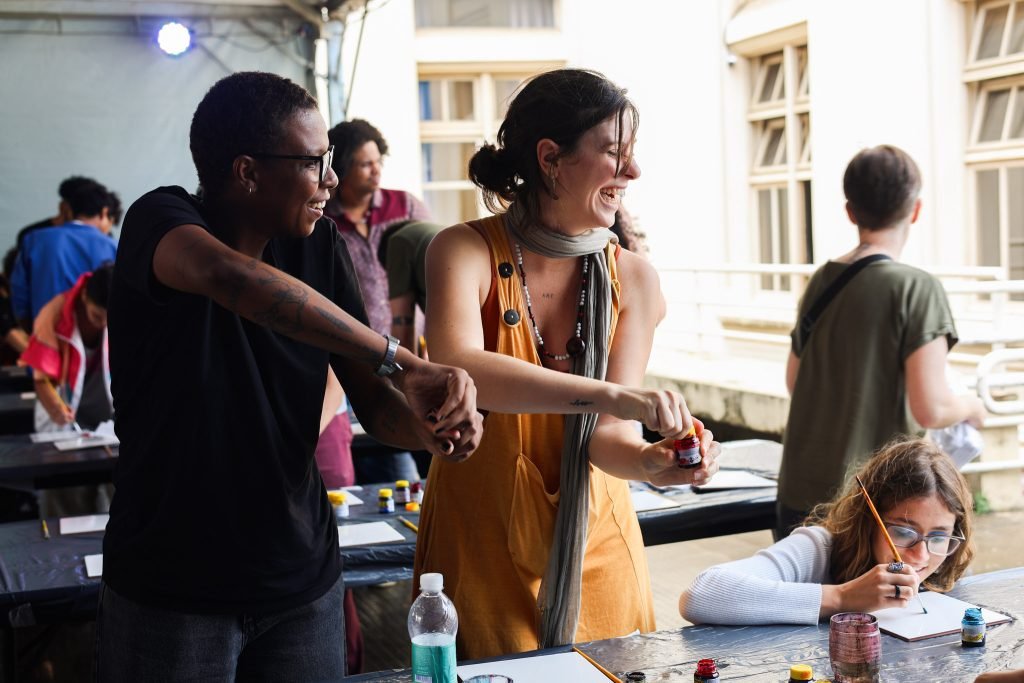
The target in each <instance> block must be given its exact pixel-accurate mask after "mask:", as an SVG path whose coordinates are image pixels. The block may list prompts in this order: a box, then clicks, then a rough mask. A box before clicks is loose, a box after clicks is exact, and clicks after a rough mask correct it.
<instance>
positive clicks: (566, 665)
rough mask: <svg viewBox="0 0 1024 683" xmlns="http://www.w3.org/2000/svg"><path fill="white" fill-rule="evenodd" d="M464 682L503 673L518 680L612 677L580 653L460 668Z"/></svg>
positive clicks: (578, 682) (597, 681) (603, 681)
mask: <svg viewBox="0 0 1024 683" xmlns="http://www.w3.org/2000/svg"><path fill="white" fill-rule="evenodd" d="M458 672H459V676H461V677H462V678H463V679H464V680H465V679H467V678H470V677H472V676H480V675H483V674H501V675H502V676H507V677H508V678H511V679H512V680H514V681H572V682H573V683H608V677H607V676H605V675H604V674H603V673H601V671H599V670H598V669H597V667H595V666H594V665H593V664H591V663H590V662H588V661H587V660H586V659H584V658H583V657H582V656H581V655H580V654H579V653H578V652H559V653H558V654H554V655H540V656H538V657H524V658H522V659H506V660H504V661H499V662H490V663H487V664H467V665H463V666H460V667H459V668H458Z"/></svg>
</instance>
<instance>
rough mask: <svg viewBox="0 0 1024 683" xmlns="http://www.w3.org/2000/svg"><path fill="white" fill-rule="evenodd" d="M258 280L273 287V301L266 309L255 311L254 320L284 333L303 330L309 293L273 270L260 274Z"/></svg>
mask: <svg viewBox="0 0 1024 683" xmlns="http://www.w3.org/2000/svg"><path fill="white" fill-rule="evenodd" d="M256 281H257V283H258V284H259V285H260V286H262V287H269V288H272V290H273V291H272V292H271V296H272V298H273V303H272V304H271V305H270V307H269V308H267V309H266V310H263V311H254V312H253V316H252V318H253V320H255V321H256V322H258V323H259V324H261V325H266V326H267V327H269V328H270V329H272V330H274V331H275V332H280V333H282V334H288V335H292V334H298V333H300V332H303V331H304V328H303V326H302V311H303V309H304V308H305V307H306V303H307V302H308V300H309V294H308V293H307V292H306V291H305V290H304V289H303V288H302V287H299V286H298V285H294V284H292V283H290V282H288V281H287V280H285V279H284V278H283V277H281V276H280V275H277V274H276V273H274V272H272V271H271V272H265V273H261V274H259V275H258V276H257V278H256Z"/></svg>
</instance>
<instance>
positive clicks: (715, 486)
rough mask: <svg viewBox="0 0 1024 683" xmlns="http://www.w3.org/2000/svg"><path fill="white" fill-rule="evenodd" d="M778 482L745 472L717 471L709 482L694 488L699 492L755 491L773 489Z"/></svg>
mask: <svg viewBox="0 0 1024 683" xmlns="http://www.w3.org/2000/svg"><path fill="white" fill-rule="evenodd" d="M778 485H779V484H778V482H776V481H772V480H771V479H767V478H766V477H761V476H758V475H756V474H754V473H753V472H747V471H746V470H719V471H718V473H716V474H715V476H713V477H711V481H709V482H708V483H706V484H701V485H700V486H694V487H693V488H694V490H699V491H721V490H724V489H757V488H775V487H776V486H778Z"/></svg>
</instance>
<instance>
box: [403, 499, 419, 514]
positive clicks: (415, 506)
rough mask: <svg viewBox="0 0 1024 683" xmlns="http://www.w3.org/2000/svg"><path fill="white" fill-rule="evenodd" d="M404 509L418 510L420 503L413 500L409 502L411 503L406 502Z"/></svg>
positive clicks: (408, 510) (407, 510)
mask: <svg viewBox="0 0 1024 683" xmlns="http://www.w3.org/2000/svg"><path fill="white" fill-rule="evenodd" d="M405 511H406V512H419V511H420V504H419V503H417V502H416V501H415V500H414V501H413V502H411V503H406V504H405Z"/></svg>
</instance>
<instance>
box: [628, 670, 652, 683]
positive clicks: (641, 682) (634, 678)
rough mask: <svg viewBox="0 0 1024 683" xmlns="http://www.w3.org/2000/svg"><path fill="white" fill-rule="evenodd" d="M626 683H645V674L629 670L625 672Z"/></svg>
mask: <svg viewBox="0 0 1024 683" xmlns="http://www.w3.org/2000/svg"><path fill="white" fill-rule="evenodd" d="M625 680H626V683H646V682H647V674H645V673H644V672H643V671H630V672H628V673H627V674H626V679H625Z"/></svg>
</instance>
